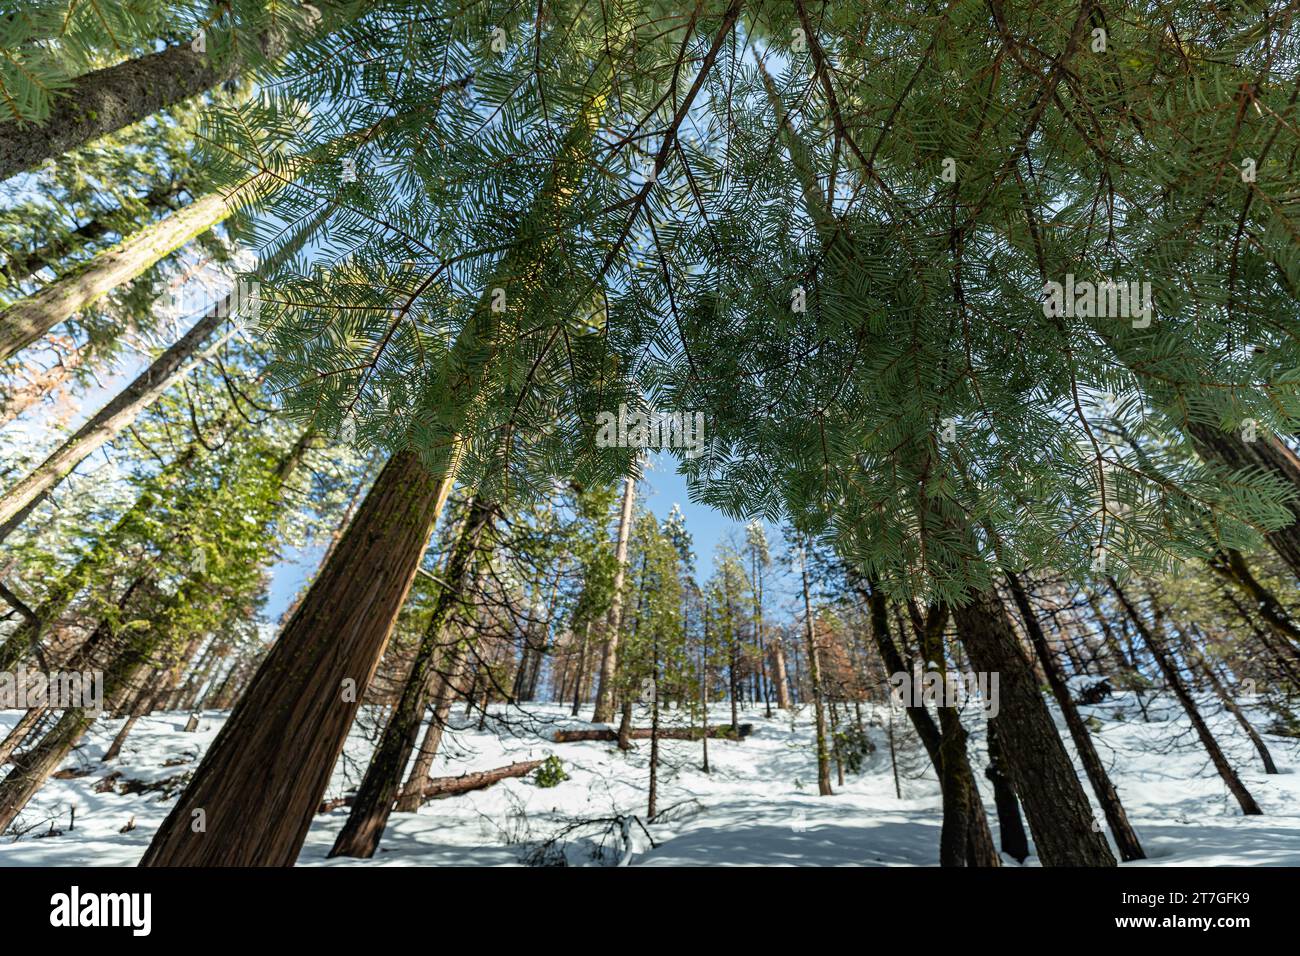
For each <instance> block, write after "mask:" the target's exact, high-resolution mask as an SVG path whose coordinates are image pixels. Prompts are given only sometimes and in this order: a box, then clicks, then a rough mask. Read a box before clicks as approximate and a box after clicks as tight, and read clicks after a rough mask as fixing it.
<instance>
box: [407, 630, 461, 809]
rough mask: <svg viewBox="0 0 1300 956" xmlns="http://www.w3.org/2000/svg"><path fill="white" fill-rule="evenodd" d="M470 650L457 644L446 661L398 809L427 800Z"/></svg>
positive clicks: (410, 806) (414, 807)
mask: <svg viewBox="0 0 1300 956" xmlns="http://www.w3.org/2000/svg"><path fill="white" fill-rule="evenodd" d="M467 653H468V649H467V648H461V647H460V645H456V646H454V647H453V648H452V650H451V654H450V655H449V659H448V660H446V661H445V662H444V663H443V669H444V670H445V671H446V673H444V674H440V675H439V676H438V678H437V690H436V691H435V692H434V694H433V717H432V719H431V720H430V721H429V727H428V729H427V730H425V732H424V739H423V740H421V741H420V749H419V750H418V751H417V752H416V755H415V764H414V765H413V766H412V767H411V772H410V774H409V775H408V776H407V778H406V785H405V786H404V787H403V788H402V793H401V796H399V797H398V798H397V806H396V807H395V809H396V810H397V811H399V812H401V813H414V812H415V811H416V810H418V809H420V804H421V803H423V802H424V790H425V784H426V783H427V782H428V779H429V776H430V770H431V769H432V767H433V761H434V758H435V757H437V756H438V748H439V747H441V746H442V735H443V733H444V731H446V729H447V720H448V719H449V718H450V717H451V708H452V705H453V704H454V703H455V702H456V684H457V682H458V681H460V679H461V677H462V676H463V675H464V673H465V669H466V668H465V658H466V655H467Z"/></svg>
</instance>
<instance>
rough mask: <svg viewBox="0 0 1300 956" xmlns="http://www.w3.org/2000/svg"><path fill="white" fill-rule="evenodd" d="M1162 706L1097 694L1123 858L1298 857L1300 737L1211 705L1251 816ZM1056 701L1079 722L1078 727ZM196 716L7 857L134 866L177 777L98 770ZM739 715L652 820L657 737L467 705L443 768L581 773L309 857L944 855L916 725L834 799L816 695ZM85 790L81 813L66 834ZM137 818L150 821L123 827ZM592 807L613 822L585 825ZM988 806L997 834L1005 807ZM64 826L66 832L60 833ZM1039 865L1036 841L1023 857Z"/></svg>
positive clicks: (675, 748) (562, 710)
mask: <svg viewBox="0 0 1300 956" xmlns="http://www.w3.org/2000/svg"><path fill="white" fill-rule="evenodd" d="M1147 703H1148V710H1149V716H1150V721H1149V722H1146V721H1144V720H1143V719H1142V715H1141V713H1140V711H1139V708H1138V706H1137V703H1136V701H1135V700H1134V699H1133V698H1132V696H1131V695H1123V694H1119V695H1116V696H1115V697H1113V698H1112V699H1110V700H1108V701H1106V702H1105V703H1103V704H1101V705H1098V706H1096V707H1088V708H1083V709H1082V710H1083V713H1084V715H1085V717H1087V716H1093V717H1095V718H1097V720H1099V721H1100V722H1101V725H1100V726H1101V729H1100V730H1099V731H1098V732H1097V733H1096V734H1095V739H1096V742H1097V747H1098V750H1099V752H1100V753H1101V755H1102V759H1103V761H1105V762H1106V764H1107V766H1108V769H1109V770H1110V773H1111V775H1112V779H1113V780H1114V782H1115V783H1116V785H1117V787H1118V788H1119V791H1120V796H1121V799H1122V800H1123V802H1124V805H1125V809H1126V810H1127V812H1128V815H1129V819H1130V821H1131V822H1132V823H1133V825H1134V826H1135V828H1136V830H1137V832H1138V836H1139V838H1140V839H1141V841H1142V844H1143V846H1144V848H1145V849H1146V851H1147V853H1148V856H1149V857H1150V858H1149V859H1148V860H1146V861H1142V862H1139V863H1135V864H1126V865H1130V866H1133V865H1153V866H1189V865H1205V866H1225V865H1251V866H1295V865H1300V800H1297V797H1298V796H1300V775H1297V774H1295V773H1293V772H1292V770H1291V768H1293V767H1294V766H1295V765H1296V763H1297V757H1298V756H1300V741H1296V740H1292V739H1287V738H1283V737H1276V736H1270V735H1266V736H1265V739H1266V741H1267V743H1268V745H1269V747H1270V749H1271V750H1272V753H1273V757H1274V759H1275V760H1276V761H1277V763H1278V765H1279V769H1281V771H1282V772H1281V773H1280V774H1278V775H1273V776H1269V775H1266V774H1264V772H1263V770H1262V768H1261V766H1260V762H1259V760H1258V758H1257V757H1256V755H1255V753H1254V751H1253V748H1252V747H1251V745H1250V742H1249V740H1248V739H1247V738H1246V736H1245V734H1244V733H1243V732H1242V731H1241V728H1240V726H1239V725H1237V724H1236V722H1235V721H1234V720H1233V719H1232V718H1231V716H1229V715H1227V714H1225V713H1215V712H1214V711H1215V710H1216V708H1215V707H1214V706H1213V705H1212V704H1211V703H1210V702H1209V701H1206V713H1207V718H1208V719H1209V721H1210V725H1211V728H1212V730H1213V731H1214V733H1215V735H1216V737H1217V738H1218V740H1219V741H1220V743H1221V744H1222V745H1223V746H1224V748H1225V750H1226V751H1227V753H1228V755H1229V758H1230V759H1231V760H1232V761H1233V763H1234V766H1236V767H1237V769H1238V771H1239V773H1240V774H1241V776H1242V779H1243V781H1244V782H1245V784H1246V786H1247V788H1248V789H1249V790H1250V791H1251V793H1252V794H1253V795H1254V796H1255V799H1256V800H1257V801H1258V802H1259V804H1260V805H1261V807H1262V808H1263V810H1264V815H1263V816H1259V817H1244V816H1242V815H1241V813H1240V811H1239V810H1238V808H1237V806H1236V803H1235V801H1234V800H1233V799H1232V797H1231V795H1230V794H1229V793H1228V792H1227V790H1226V788H1225V787H1224V786H1223V784H1222V782H1221V781H1220V780H1219V778H1218V777H1217V775H1215V773H1214V771H1213V768H1212V767H1211V766H1210V765H1209V762H1208V760H1207V759H1206V757H1205V753H1204V751H1203V750H1202V749H1201V748H1200V746H1199V743H1198V742H1197V740H1196V738H1195V736H1194V734H1193V733H1192V731H1191V728H1190V725H1189V723H1188V721H1187V720H1186V717H1185V716H1184V715H1183V714H1182V712H1181V711H1180V710H1179V708H1178V705H1177V703H1176V702H1175V701H1173V700H1172V699H1171V698H1169V697H1167V696H1161V697H1159V698H1152V697H1151V696H1150V695H1148V697H1147ZM1248 710H1249V712H1250V713H1251V714H1252V716H1253V718H1255V721H1256V726H1257V727H1259V728H1261V729H1262V728H1263V727H1265V726H1266V725H1267V723H1268V721H1267V719H1266V714H1264V713H1263V712H1262V711H1261V710H1259V709H1257V708H1253V707H1251V708H1248ZM588 712H589V710H588ZM863 712H864V719H866V720H867V721H868V722H869V723H873V722H874V723H880V722H882V721H883V720H884V719H885V717H886V714H887V711H886V710H885V708H883V707H880V708H872V707H864V708H863ZM666 716H667V718H668V719H669V720H672V721H675V722H684V719H685V715H684V714H679V713H677V712H673V711H669V712H668V713H667V715H666ZM1057 716H1058V725H1059V726H1060V728H1061V732H1062V736H1063V738H1067V735H1066V733H1065V727H1064V724H1063V722H1062V721H1060V719H1059V715H1057ZM18 717H19V714H17V713H15V712H6V713H0V732H2V731H3V730H7V728H8V727H11V726H12V725H13V724H14V723H15V722H16V721H17V719H18ZM187 717H188V714H185V713H166V714H155V715H153V716H150V717H146V718H142V719H140V720H139V721H138V722H137V724H136V727H135V729H134V731H133V732H132V735H131V736H130V738H129V739H128V741H127V744H126V747H125V749H124V750H123V753H122V756H121V758H120V759H119V760H118V761H114V762H113V763H111V764H103V763H101V757H102V754H103V753H104V751H105V750H106V749H107V747H108V745H109V743H110V742H111V741H112V739H113V736H114V735H115V733H116V732H117V730H118V729H119V728H120V727H121V720H119V719H109V718H104V719H101V720H100V721H98V722H97V723H96V725H95V726H94V728H93V729H92V731H91V732H90V734H89V735H88V736H87V738H86V739H85V740H84V741H83V742H82V745H81V746H80V747H79V748H78V749H77V750H76V751H74V753H73V754H72V755H71V756H70V757H69V758H68V760H67V761H65V763H64V768H65V769H66V768H80V769H82V770H88V771H89V773H88V774H86V775H84V776H79V777H71V778H68V779H55V780H51V781H50V782H49V783H48V784H47V785H46V787H45V788H44V789H43V790H42V791H41V792H40V793H39V794H38V795H37V796H36V798H35V799H34V800H33V801H32V803H31V804H29V806H28V807H27V809H26V810H25V811H24V813H23V814H22V816H20V817H19V820H18V821H17V822H18V825H19V826H20V827H24V828H28V829H27V832H26V833H25V834H24V835H23V836H22V837H21V838H18V839H15V838H14V837H13V836H12V835H10V836H6V837H4V838H3V839H2V840H0V866H61V865H99V866H131V865H134V864H135V863H136V862H137V861H138V859H139V858H140V856H141V855H142V853H143V852H144V849H145V847H146V846H147V845H148V842H149V839H150V837H151V836H152V833H153V831H154V830H155V829H156V828H157V826H158V825H159V824H160V823H161V822H162V820H163V818H164V817H165V815H166V813H167V811H168V809H169V808H170V806H171V802H172V800H173V799H174V796H172V797H168V796H167V795H166V793H165V792H161V791H154V792H145V793H127V794H122V793H118V792H112V791H109V792H104V793H97V792H95V784H96V783H97V782H99V781H101V780H103V779H104V777H105V776H107V775H108V774H109V773H111V772H113V771H119V770H120V771H121V777H120V778H119V783H120V782H121V781H123V780H135V781H143V782H145V783H158V782H161V781H166V780H167V779H168V778H173V777H175V776H176V775H177V774H180V773H184V772H185V771H186V770H187V769H191V768H193V767H194V766H195V765H196V763H197V759H198V757H199V756H200V754H201V752H202V751H203V749H204V748H206V747H207V746H208V745H209V744H210V743H211V741H212V740H213V738H214V737H215V735H216V733H217V731H218V730H219V729H220V727H221V724H222V722H223V720H224V719H225V717H226V714H224V713H219V712H214V711H209V712H205V713H204V714H202V715H201V719H200V721H199V727H198V730H197V731H196V732H192V733H185V732H183V728H184V726H185V722H186V720H187ZM368 717H369V719H370V721H371V722H373V721H374V720H376V719H378V715H376V714H371V715H368ZM965 717H966V723H967V724H968V725H969V729H970V730H971V753H972V759H973V761H974V763H975V766H976V773H977V775H978V776H979V782H980V786H981V791H982V794H983V797H984V801H985V806H986V808H987V809H988V810H989V811H990V813H992V810H993V797H992V791H991V786H990V785H989V783H988V781H986V780H985V779H984V778H983V776H982V769H983V767H984V766H985V765H986V757H985V753H984V736H983V726H982V721H981V720H980V719H978V715H977V714H976V713H975V712H974V711H973V710H970V711H968V712H967V714H966V715H965ZM729 719H730V713H729V707H728V706H727V705H725V704H720V705H715V707H714V709H713V712H712V714H711V716H710V723H711V724H717V723H722V722H726V721H728V720H729ZM741 720H742V722H747V723H751V724H753V725H754V732H753V734H752V735H751V736H750V737H749V738H747V739H746V740H744V741H740V742H735V741H724V740H710V741H709V761H710V764H711V770H712V772H711V773H709V774H705V773H703V772H702V771H701V769H700V752H701V746H700V743H699V742H698V741H694V742H692V741H664V742H663V743H662V749H663V756H662V764H661V768H660V780H659V808H660V810H661V819H659V820H658V821H657V822H655V823H651V824H646V823H645V812H646V794H647V784H648V777H649V751H650V747H649V741H637V747H636V749H635V750H634V751H633V752H631V753H629V754H624V753H622V752H620V751H619V750H618V749H617V747H616V746H615V745H614V744H613V743H607V742H594V741H591V742H581V743H566V744H556V743H553V742H551V741H550V740H549V738H550V736H551V735H552V733H553V731H554V730H555V729H557V728H561V727H563V728H586V727H590V726H592V725H590V724H587V723H584V722H583V721H581V720H578V719H575V718H571V717H569V716H568V708H567V707H565V706H561V705H557V704H535V705H527V708H526V709H520V708H518V707H505V706H500V707H496V708H494V710H493V715H492V718H491V719H490V720H489V721H488V722H487V726H486V728H485V729H484V730H483V731H480V730H478V728H477V724H478V720H477V717H471V718H468V719H467V718H466V717H465V716H464V715H463V713H462V711H461V708H457V709H456V713H455V714H454V715H453V718H452V721H453V723H452V726H453V730H452V731H451V732H449V734H448V735H447V736H446V738H445V739H444V749H443V752H442V753H440V754H439V756H438V759H437V761H436V762H435V765H434V769H433V774H434V775H435V776H444V775H458V774H461V773H465V772H467V771H471V770H486V769H491V768H495V767H500V766H503V765H505V764H508V763H511V762H513V761H516V760H528V759H539V758H542V757H545V756H548V755H550V754H555V755H557V756H558V757H559V758H560V759H561V761H562V762H563V765H564V769H565V771H566V772H567V773H568V774H569V777H570V779H568V780H566V781H563V782H562V783H560V784H559V785H558V786H557V787H554V788H549V789H543V788H540V787H538V786H537V785H536V784H535V782H534V781H533V778H532V776H531V775H530V776H529V777H527V778H521V779H513V780H506V781H503V782H501V783H498V784H496V785H495V786H493V787H490V788H488V789H486V790H480V791H476V792H474V793H469V794H465V795H462V796H457V797H450V798H447V799H443V800H437V801H433V802H430V803H428V804H426V805H425V806H424V807H422V808H421V809H420V811H419V812H418V813H413V814H412V813H394V814H393V815H392V816H391V817H390V819H389V826H388V829H387V830H386V832H385V834H384V838H383V841H382V843H381V846H380V852H379V853H377V854H376V856H375V858H374V859H373V860H366V861H361V860H352V859H334V860H327V859H326V858H325V856H326V853H327V852H328V851H329V848H330V846H331V844H332V843H333V840H334V837H335V835H336V834H337V833H338V831H339V829H340V828H341V827H342V825H343V822H344V820H345V819H346V817H347V810H346V808H344V809H339V810H335V811H333V812H331V813H328V814H321V815H318V816H317V817H316V819H315V821H314V822H313V825H312V828H311V831H310V833H309V834H308V838H307V843H306V845H305V847H304V848H303V851H302V855H301V857H300V859H299V863H300V865H305V866H358V865H361V866H428V865H449V864H456V865H478V866H499V865H518V864H520V863H521V862H524V861H526V860H527V859H528V858H529V856H530V854H532V856H533V857H534V859H533V860H532V862H538V861H537V859H535V857H536V856H537V853H536V851H537V849H538V847H539V845H541V844H542V843H543V842H544V841H546V840H547V839H548V838H551V837H553V836H556V835H557V834H565V838H564V839H561V840H559V841H557V843H556V849H555V851H554V852H552V853H551V854H549V855H548V856H547V859H548V861H549V862H552V863H553V862H556V860H557V859H558V857H559V856H562V857H563V858H564V860H565V862H567V863H569V864H570V865H576V864H593V863H600V864H606V865H609V864H614V863H618V862H623V863H626V864H630V865H635V866H682V865H691V866H699V865H711V866H719V865H732V866H743V865H755V864H761V865H832V866H839V865H865V866H933V865H936V864H937V863H938V846H939V828H940V821H941V811H940V800H939V791H938V784H937V782H936V781H935V779H934V776H933V773H932V772H930V771H929V769H928V766H926V764H925V761H924V755H923V752H921V751H920V750H919V749H918V745H917V744H916V743H915V741H914V740H913V741H912V743H910V744H904V745H902V746H904V747H910V753H909V754H908V756H906V758H905V759H902V763H903V764H904V765H905V767H904V769H905V771H908V770H910V771H911V776H907V775H906V773H905V775H904V777H903V779H902V781H901V788H902V798H901V799H900V798H899V797H897V796H896V795H895V791H894V779H893V774H892V772H891V766H890V758H889V748H888V744H887V740H886V736H885V730H884V729H883V727H882V726H872V728H871V731H870V733H871V737H872V740H873V741H874V743H875V744H876V749H875V751H874V752H873V753H872V754H870V755H869V756H868V757H867V759H866V761H865V763H864V766H863V769H862V772H861V773H860V774H858V775H850V776H848V777H847V779H846V783H845V785H844V786H843V787H839V786H836V787H835V794H834V795H833V796H830V797H820V796H818V795H817V786H816V765H815V760H814V756H813V748H812V724H811V721H812V714H811V709H810V708H804V709H803V710H802V711H800V712H798V713H797V714H796V715H794V716H793V719H792V716H791V715H790V714H788V713H783V712H781V711H776V712H775V716H774V717H773V718H772V719H765V718H764V716H763V709H762V708H761V707H760V708H757V709H754V708H750V709H747V710H745V711H744V712H743V714H742V718H741ZM645 724H646V721H645V720H644V715H642V714H639V715H638V720H637V725H638V726H644V725H645ZM904 724H905V718H904V717H903V716H902V715H901V714H898V715H896V716H895V728H896V733H897V734H898V735H899V736H900V737H901V735H902V730H903V727H904ZM1067 739H1068V738H1067ZM1067 746H1068V744H1067ZM368 753H369V744H368V743H367V742H366V740H365V739H364V734H363V733H362V732H361V731H360V730H359V729H354V732H353V735H352V736H351V737H350V738H349V741H348V745H347V747H346V749H345V759H344V760H341V761H340V763H339V766H338V767H337V768H336V770H335V775H334V779H333V781H332V783H331V786H330V792H329V793H328V794H327V796H338V795H340V794H342V793H343V792H345V790H346V789H347V787H348V786H349V785H355V783H356V781H357V780H358V779H359V777H360V775H361V773H362V772H363V771H364V767H365V760H366V758H367V756H368ZM169 764H170V765H169ZM921 767H925V770H924V772H920V770H919V768H921ZM833 776H834V774H833ZM833 782H834V781H833ZM1084 786H1085V788H1086V787H1087V783H1086V780H1085V781H1084ZM1094 805H1095V804H1094ZM73 806H75V808H76V815H75V826H74V827H73V829H71V830H69V829H68V824H69V818H70V815H71V808H72V807H73ZM132 817H134V818H135V828H134V829H133V830H131V831H130V832H127V833H120V832H119V830H120V829H121V828H122V827H123V826H124V825H125V824H126V823H127V821H128V820H129V819H131V818H132ZM1098 817H1099V819H1100V814H1098ZM582 821H603V822H598V823H593V824H590V825H586V826H582V825H580V824H581V823H582ZM990 822H991V823H992V824H993V825H994V827H995V832H996V820H995V819H991V821H990ZM575 825H576V826H575ZM566 828H568V829H567V830H566ZM51 829H53V830H54V831H62V832H56V834H55V835H48V836H47V835H44V834H46V833H48V832H49V831H50V830H51ZM647 832H648V835H647ZM651 839H653V841H654V845H653V846H652V845H651ZM602 846H603V851H601V850H600V848H601V847H602ZM1008 862H1009V863H1010V865H1016V864H1015V863H1014V861H1008ZM1036 862H1037V861H1036V859H1035V858H1034V857H1030V858H1029V860H1028V861H1026V865H1035V864H1036Z"/></svg>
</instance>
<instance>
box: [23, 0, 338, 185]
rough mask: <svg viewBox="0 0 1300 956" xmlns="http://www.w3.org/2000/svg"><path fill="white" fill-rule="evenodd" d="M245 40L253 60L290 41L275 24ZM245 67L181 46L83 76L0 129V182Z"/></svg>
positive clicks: (332, 21)
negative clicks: (29, 115)
mask: <svg viewBox="0 0 1300 956" xmlns="http://www.w3.org/2000/svg"><path fill="white" fill-rule="evenodd" d="M316 6H317V7H319V8H321V10H322V12H323V13H324V14H325V17H326V21H325V23H323V24H322V25H323V26H325V27H326V28H332V27H334V26H337V25H339V24H340V23H341V22H342V21H341V19H340V18H338V17H337V14H338V11H339V7H338V5H337V4H336V3H333V2H331V0H316ZM316 29H320V27H317V28H316ZM250 39H251V40H252V43H253V44H255V45H256V48H257V50H258V51H259V55H260V56H261V57H264V58H265V59H267V60H274V59H278V58H279V57H281V56H283V55H284V53H285V52H286V50H287V48H288V40H289V39H290V38H289V37H288V36H287V35H286V33H285V31H284V30H283V29H282V27H281V26H279V25H277V26H276V27H274V28H268V29H267V30H266V31H264V32H263V33H262V34H261V35H260V36H257V37H254V38H246V39H245V42H248V40H250ZM248 66H249V60H248V59H247V57H240V56H231V57H228V58H227V59H226V60H225V61H224V62H221V63H214V62H213V61H212V60H211V59H210V58H209V56H208V54H207V53H200V52H198V51H195V50H193V49H192V48H191V45H190V44H189V43H182V44H180V45H178V46H172V47H168V48H167V49H165V50H162V51H160V52H158V53H150V54H147V55H145V56H141V57H138V58H136V59H132V60H126V61H125V62H122V63H116V64H114V65H113V66H109V67H105V68H104V69H102V70H95V71H94V72H91V73H86V74H84V75H83V76H80V77H78V78H77V79H76V80H74V81H73V83H72V85H71V87H69V88H68V89H67V90H65V91H64V92H63V94H62V95H61V96H60V97H59V98H58V99H56V100H55V102H54V104H53V107H52V109H51V110H50V114H49V116H47V117H46V118H45V119H44V120H42V121H41V122H40V123H29V124H24V125H19V124H17V123H6V124H4V126H3V127H0V181H2V180H5V179H8V178H9V177H10V176H14V175H16V174H18V173H21V172H22V171H23V170H25V169H31V168H32V167H33V166H35V165H37V164H38V163H40V162H42V161H43V160H46V159H53V158H55V157H57V156H61V155H62V154H64V153H66V152H69V151H70V150H74V149H76V148H78V147H80V146H84V145H86V144H87V143H90V142H92V141H94V140H96V139H98V138H99V137H101V136H105V135H107V134H109V133H113V132H116V131H117V130H120V129H124V128H125V127H127V126H130V125H131V124H133V123H136V122H139V121H140V120H142V119H144V118H146V117H148V116H151V115H153V114H154V113H156V112H158V111H159V110H162V109H166V108H167V107H169V106H175V105H176V104H177V103H183V102H184V101H185V100H188V99H190V98H191V97H194V96H197V95H198V94H200V93H202V92H204V91H205V90H210V89H212V88H213V87H215V86H217V85H219V84H221V83H224V82H226V81H227V80H230V79H232V78H234V77H235V76H237V75H239V74H240V73H241V72H243V71H244V70H246V69H247V68H248Z"/></svg>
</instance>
